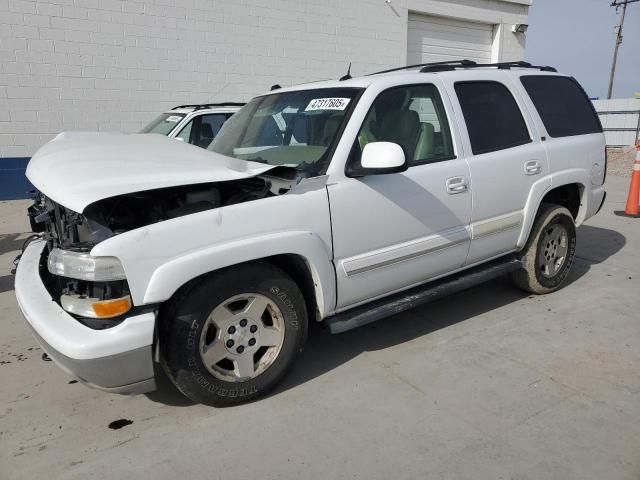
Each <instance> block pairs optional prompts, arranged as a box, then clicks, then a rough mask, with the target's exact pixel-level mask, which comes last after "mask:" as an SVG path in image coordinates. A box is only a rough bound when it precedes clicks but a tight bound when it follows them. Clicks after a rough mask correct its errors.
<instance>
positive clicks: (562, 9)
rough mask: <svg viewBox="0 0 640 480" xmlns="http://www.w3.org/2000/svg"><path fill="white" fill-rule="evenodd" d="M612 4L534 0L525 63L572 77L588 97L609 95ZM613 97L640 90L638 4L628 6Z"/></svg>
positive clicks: (613, 22)
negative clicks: (544, 67)
mask: <svg viewBox="0 0 640 480" xmlns="http://www.w3.org/2000/svg"><path fill="white" fill-rule="evenodd" d="M610 4H611V0H533V5H532V6H531V7H530V9H529V30H528V32H527V40H526V42H527V43H526V51H525V59H526V60H527V61H529V62H532V63H535V64H540V65H551V66H554V67H556V68H557V69H558V71H560V72H562V73H568V74H570V75H573V76H574V77H576V79H577V80H578V81H579V82H580V83H581V84H582V86H583V87H584V88H585V90H586V91H587V93H588V94H589V96H591V97H600V98H606V97H607V87H608V85H609V72H610V69H611V60H612V58H613V47H614V44H615V35H614V27H615V26H616V25H617V23H618V22H619V19H620V15H621V14H622V8H620V9H619V12H618V15H616V11H615V8H613V7H610V6H609V5H610ZM622 33H623V36H624V38H623V42H622V45H621V46H620V52H619V54H618V66H617V68H616V79H615V83H614V88H613V95H612V98H629V97H632V96H633V94H634V92H640V2H636V3H631V4H629V6H628V7H627V16H626V18H625V22H624V30H623V32H622Z"/></svg>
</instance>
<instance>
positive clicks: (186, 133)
mask: <svg viewBox="0 0 640 480" xmlns="http://www.w3.org/2000/svg"><path fill="white" fill-rule="evenodd" d="M192 128H193V119H191V120H189V122H188V123H187V124H186V125H185V126H184V127H182V130H180V133H179V134H178V135H176V138H181V139H182V140H183V141H184V142H185V143H191V129H192Z"/></svg>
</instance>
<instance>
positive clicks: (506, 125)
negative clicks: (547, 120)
mask: <svg viewBox="0 0 640 480" xmlns="http://www.w3.org/2000/svg"><path fill="white" fill-rule="evenodd" d="M455 90H456V94H457V95H458V100H459V102H460V107H461V108H462V113H463V115H464V120H465V123H466V124H467V131H468V132H469V140H470V141H471V150H472V151H473V154H474V155H479V154H481V153H487V152H495V151H496V150H503V149H505V148H511V147H516V146H518V145H523V144H525V143H529V142H530V141H531V137H530V136H529V131H528V130H527V125H526V124H525V122H524V118H523V117H522V112H520V109H519V108H518V104H517V103H516V101H515V99H514V98H513V95H511V92H509V90H508V89H507V87H505V86H504V85H502V84H501V83H498V82H491V81H479V82H457V83H456V84H455Z"/></svg>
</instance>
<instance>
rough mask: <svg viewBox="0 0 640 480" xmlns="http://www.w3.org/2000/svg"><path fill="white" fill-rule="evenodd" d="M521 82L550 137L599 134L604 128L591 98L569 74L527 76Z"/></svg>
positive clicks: (521, 78)
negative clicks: (561, 75)
mask: <svg viewBox="0 0 640 480" xmlns="http://www.w3.org/2000/svg"><path fill="white" fill-rule="evenodd" d="M520 81H521V82H522V85H523V86H524V88H525V90H526V91H527V93H528V94H529V97H530V98H531V101H532V102H533V104H534V105H535V107H536V110H538V113H539V114H540V118H541V119H542V123H544V127H545V128H546V129H547V133H548V134H549V136H551V137H569V136H572V135H585V134H589V133H600V132H602V127H601V126H600V120H598V115H596V112H595V110H594V108H593V105H592V104H591V101H590V100H589V98H588V97H587V95H586V94H585V93H584V91H583V90H582V88H581V87H580V85H578V83H577V82H576V81H575V80H574V79H572V78H569V77H557V76H553V75H527V76H523V77H520Z"/></svg>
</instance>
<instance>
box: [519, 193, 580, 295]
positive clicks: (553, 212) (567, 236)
mask: <svg viewBox="0 0 640 480" xmlns="http://www.w3.org/2000/svg"><path fill="white" fill-rule="evenodd" d="M563 233H564V235H563ZM575 252H576V227H575V223H574V220H573V217H572V216H571V213H570V212H569V210H567V209H566V208H564V207H561V206H559V205H555V204H542V205H541V206H540V210H539V211H538V215H537V216H536V220H535V223H534V225H533V228H532V230H531V234H530V235H529V240H528V241H527V244H526V245H525V247H524V249H523V250H522V251H521V252H520V254H519V256H520V260H521V262H522V269H520V270H516V271H515V272H514V273H513V274H512V276H511V279H512V281H513V283H514V284H515V285H516V286H517V287H518V288H520V289H522V290H524V291H525V292H529V293H535V294H537V295H542V294H545V293H550V292H553V291H555V290H558V289H559V288H561V287H562V284H563V283H564V281H565V280H566V278H567V275H568V274H569V271H570V270H571V266H572V265H573V262H574V259H575Z"/></svg>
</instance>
